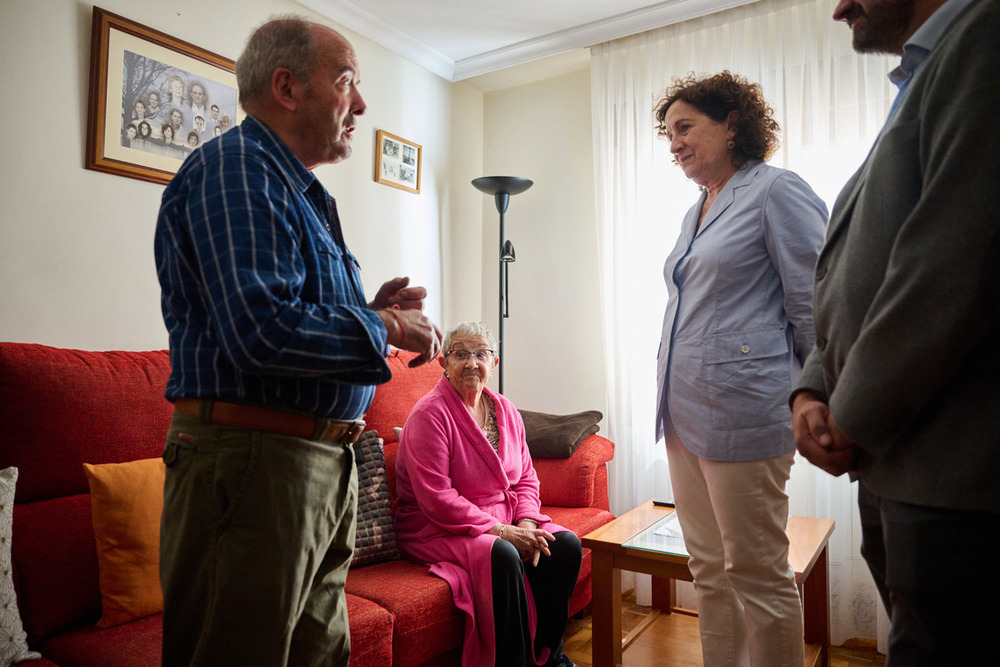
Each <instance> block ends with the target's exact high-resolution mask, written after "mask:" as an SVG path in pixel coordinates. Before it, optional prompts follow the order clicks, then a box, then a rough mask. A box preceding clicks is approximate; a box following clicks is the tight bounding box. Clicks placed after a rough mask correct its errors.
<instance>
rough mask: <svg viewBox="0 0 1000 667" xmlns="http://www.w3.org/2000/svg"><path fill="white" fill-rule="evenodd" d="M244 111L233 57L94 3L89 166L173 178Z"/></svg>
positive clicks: (129, 174)
mask: <svg viewBox="0 0 1000 667" xmlns="http://www.w3.org/2000/svg"><path fill="white" fill-rule="evenodd" d="M243 115H244V114H243V112H242V110H241V109H240V108H239V104H238V97H237V90H236V73H235V63H234V62H233V61H232V60H229V59H227V58H224V57H222V56H220V55H218V54H215V53H212V52H211V51H207V50H205V49H202V48H199V47H197V46H194V45H193V44H189V43H187V42H185V41H182V40H179V39H177V38H175V37H171V36H170V35H167V34H165V33H162V32H160V31H158V30H154V29H152V28H149V27H147V26H144V25H140V24H138V23H135V22H134V21H130V20H129V19H127V18H124V17H122V16H118V15H117V14H112V13H111V12H108V11H105V10H103V9H101V8H99V7H94V18H93V31H92V33H91V51H90V100H89V104H88V119H87V155H86V161H85V166H86V168H87V169H93V170H95V171H103V172H106V173H110V174H118V175H120V176H127V177H129V178H137V179H140V180H143V181H152V182H155V183H168V182H169V181H170V179H171V178H173V176H174V174H175V173H177V170H178V169H179V168H180V166H181V163H183V162H184V158H186V157H187V156H188V155H189V154H190V153H191V151H193V150H194V149H195V148H197V147H198V146H200V145H202V144H203V143H205V142H206V141H211V140H212V139H213V138H214V137H217V136H219V135H221V134H223V133H224V132H226V131H228V130H229V129H231V128H233V127H235V126H236V125H239V123H240V121H241V120H242V118H243Z"/></svg>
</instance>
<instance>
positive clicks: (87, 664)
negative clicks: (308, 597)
mask: <svg viewBox="0 0 1000 667" xmlns="http://www.w3.org/2000/svg"><path fill="white" fill-rule="evenodd" d="M411 356H412V355H410V354H409V353H405V352H403V353H394V354H393V356H392V357H391V358H390V359H389V363H390V366H391V367H392V372H393V378H392V380H391V381H390V382H389V383H387V384H385V385H382V386H380V387H379V388H378V389H377V391H376V393H375V398H374V402H373V404H372V406H371V409H370V410H369V411H368V413H367V415H366V420H367V422H368V427H369V428H374V429H377V430H378V432H379V435H380V436H381V437H382V438H383V439H384V441H385V454H386V462H387V465H386V468H387V479H388V482H389V487H390V490H392V491H394V485H395V476H394V464H395V454H396V447H397V443H396V437H395V434H394V430H393V429H394V427H397V426H402V425H403V423H404V421H405V418H406V416H407V414H408V413H409V411H410V409H411V407H412V406H413V404H414V403H415V402H416V401H417V399H419V398H420V397H421V396H423V395H424V394H425V393H426V392H427V391H428V390H429V389H430V388H431V386H433V384H434V383H435V382H436V381H437V379H438V377H440V369H439V367H438V366H437V364H426V365H424V366H422V367H418V368H416V369H410V368H408V367H407V362H408V361H409V359H410V358H411ZM168 372H169V359H168V355H167V353H166V352H165V351H153V352H122V351H112V352H90V351H80V350H69V349H60V348H53V347H47V346H43V345H32V344H22V343H0V469H4V468H7V467H9V466H16V467H17V468H18V470H19V477H18V479H17V483H16V495H15V502H14V507H13V538H12V544H11V553H12V556H11V558H12V568H11V576H12V578H13V582H14V592H15V593H16V596H17V603H18V607H19V610H20V618H21V620H22V621H23V625H24V630H25V632H26V633H27V642H28V645H29V647H30V648H31V649H32V650H35V651H39V652H40V653H41V654H42V656H43V657H42V659H41V660H34V661H28V662H24V663H21V664H23V665H27V666H29V667H40V666H41V665H61V666H62V667H109V666H110V667H118V666H125V665H137V666H139V665H141V666H148V667H153V666H158V665H159V664H160V642H161V637H162V632H161V620H160V615H159V614H153V615H152V616H148V617H145V618H141V619H138V620H134V621H131V622H128V623H125V624H123V625H118V626H115V627H110V628H99V627H97V626H96V625H95V623H96V622H97V621H98V619H99V618H100V617H101V593H100V588H99V583H98V576H99V568H98V557H97V551H96V546H95V535H94V528H93V521H92V514H91V496H90V490H89V486H88V482H87V478H86V477H85V475H84V471H83V465H82V464H83V463H118V462H126V461H133V460H137V459H146V458H153V457H157V456H159V455H160V454H161V452H162V448H163V443H164V439H165V434H166V430H167V426H168V424H169V421H170V415H171V410H172V407H171V405H170V404H169V403H168V402H167V401H166V400H165V399H164V398H163V388H164V386H165V383H166V379H167V375H168ZM613 453H614V445H613V444H612V443H611V442H610V441H608V440H606V439H604V438H602V437H600V436H597V435H591V436H589V437H588V438H587V439H586V440H585V441H584V442H583V443H582V444H581V445H580V447H579V448H578V449H577V450H576V452H575V453H574V454H573V455H572V456H571V457H570V458H567V459H538V460H536V461H535V467H536V469H537V472H538V476H539V478H540V481H541V496H542V502H543V505H544V506H543V508H542V511H543V512H545V513H547V514H549V515H550V516H552V518H553V520H554V521H556V522H558V523H560V524H562V525H564V526H566V527H568V528H570V529H572V530H574V531H575V532H576V533H577V534H579V535H584V534H586V533H588V532H590V531H592V530H594V529H595V528H598V527H599V526H601V525H603V524H605V523H607V522H608V521H610V520H611V519H612V518H613V517H612V515H611V513H610V512H609V511H608V486H607V483H608V478H607V468H606V463H607V462H608V461H609V460H611V458H612V456H613ZM590 573H591V565H590V553H589V551H588V550H584V560H583V567H582V568H581V572H580V579H579V581H578V583H577V588H576V591H575V593H574V596H573V599H572V602H571V609H570V613H571V614H575V613H578V612H580V611H581V610H583V609H584V607H585V606H587V604H588V603H589V602H590ZM347 600H348V611H349V615H350V626H351V628H350V630H351V641H352V648H353V651H352V655H351V664H352V665H373V666H378V667H383V666H386V665H422V664H424V665H434V664H440V665H443V664H457V663H458V660H459V656H460V649H461V641H462V633H463V619H462V617H461V615H460V613H459V612H458V610H457V609H456V608H455V607H454V606H453V604H452V597H451V592H450V590H449V589H448V586H447V585H446V584H445V583H444V582H443V581H442V580H440V579H438V578H436V577H434V576H432V575H431V574H429V572H428V570H427V568H426V567H424V566H421V565H417V564H414V563H410V562H406V561H401V560H394V561H390V562H382V563H377V564H373V565H367V566H364V567H356V568H352V570H351V572H350V574H349V576H348V579H347Z"/></svg>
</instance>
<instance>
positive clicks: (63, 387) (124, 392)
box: [0, 343, 172, 503]
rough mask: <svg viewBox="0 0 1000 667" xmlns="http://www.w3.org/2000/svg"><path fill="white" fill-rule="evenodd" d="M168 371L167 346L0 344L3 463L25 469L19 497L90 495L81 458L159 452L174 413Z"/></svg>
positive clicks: (114, 459)
mask: <svg viewBox="0 0 1000 667" xmlns="http://www.w3.org/2000/svg"><path fill="white" fill-rule="evenodd" d="M169 373H170V360H169V357H168V356H167V353H166V352H165V351H162V350H159V351H155V352H87V351H83V350H67V349H61V348H54V347H48V346H45V345H32V344H25V343H2V344H0V378H3V381H2V382H0V433H2V434H3V437H2V438H0V467H7V466H17V468H18V470H19V471H20V476H19V480H18V485H17V497H16V498H15V501H16V502H18V503H24V502H31V501H34V500H45V499H48V498H58V497H61V496H71V495H74V494H78V493H87V492H88V487H87V479H86V478H85V477H84V474H83V463H84V462H87V463H121V462H123V461H134V460H135V459H145V458H150V457H152V456H158V455H159V454H160V453H161V452H162V451H163V444H164V441H165V440H166V435H167V428H168V427H169V425H170V416H171V414H172V406H171V404H170V403H169V402H168V401H167V400H166V399H165V398H163V392H164V389H165V388H166V384H167V376H168V375H169ZM136 415H142V419H136Z"/></svg>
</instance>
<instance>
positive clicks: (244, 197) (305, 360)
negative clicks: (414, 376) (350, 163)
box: [155, 116, 391, 419]
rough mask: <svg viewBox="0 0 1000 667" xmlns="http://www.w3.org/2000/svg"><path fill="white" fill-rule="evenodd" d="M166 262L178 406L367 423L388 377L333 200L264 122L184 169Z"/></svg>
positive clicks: (163, 222) (162, 225)
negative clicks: (194, 401) (254, 409)
mask: <svg viewBox="0 0 1000 667" xmlns="http://www.w3.org/2000/svg"><path fill="white" fill-rule="evenodd" d="M155 255H156V271H157V275H158V276H159V279H160V287H161V288H162V297H161V306H162V309H163V320H164V322H165V324H166V326H167V331H168V332H169V335H170V364H171V372H170V379H169V381H168V382H167V391H166V396H167V398H168V399H170V400H174V399H177V398H182V397H185V398H218V399H223V400H239V401H247V402H252V403H258V404H264V405H274V406H281V407H287V408H293V409H296V410H302V411H305V412H309V413H312V414H316V415H321V416H326V417H333V418H338V419H357V418H360V417H361V416H362V415H363V414H364V412H365V410H367V409H368V405H369V404H370V403H371V399H372V395H373V394H374V391H375V388H374V385H376V384H379V383H382V382H386V381H387V380H388V379H389V378H390V377H391V374H390V371H389V367H388V365H387V364H386V362H385V355H386V353H387V351H388V348H387V345H386V330H385V326H384V325H383V324H382V320H381V318H380V317H379V316H378V314H377V313H375V312H374V311H373V310H371V309H370V308H368V306H367V302H366V299H365V295H364V291H363V289H362V286H361V274H360V271H359V269H360V267H359V265H358V262H357V260H356V259H355V258H354V256H353V255H352V254H351V253H350V252H349V251H348V249H347V246H346V244H345V243H344V239H343V235H342V233H341V228H340V220H339V218H338V217H337V209H336V204H335V202H334V200H333V198H332V197H330V195H329V194H328V193H327V191H326V189H325V188H324V187H323V185H322V184H321V183H320V182H319V181H318V180H317V179H316V177H315V176H314V175H313V174H312V172H310V171H309V170H307V169H306V168H305V166H304V165H303V164H302V163H301V162H300V161H299V160H298V158H296V157H295V155H294V154H293V153H292V152H291V150H289V148H288V147H287V146H286V145H285V144H284V143H282V141H281V140H280V139H279V138H278V137H277V136H276V135H275V134H274V133H273V132H271V130H269V129H268V128H267V127H266V126H265V125H263V124H262V123H260V122H259V121H257V120H256V119H254V118H252V117H249V116H248V117H247V118H246V120H245V121H244V122H243V123H242V124H241V125H240V126H239V127H237V128H233V129H232V130H230V131H229V132H227V133H226V134H224V135H222V136H221V137H220V138H218V139H216V140H214V141H210V142H208V143H206V144H205V145H204V146H203V147H202V148H200V149H198V150H196V151H195V152H194V153H192V154H191V156H190V157H189V158H188V159H187V160H186V161H185V162H184V164H183V166H182V167H181V168H180V170H179V171H178V172H177V175H176V176H175V177H174V179H173V180H172V181H171V182H170V185H168V186H167V189H166V191H165V192H164V193H163V200H162V202H161V204H160V214H159V218H158V220H157V224H156V236H155Z"/></svg>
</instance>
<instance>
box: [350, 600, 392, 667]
mask: <svg viewBox="0 0 1000 667" xmlns="http://www.w3.org/2000/svg"><path fill="white" fill-rule="evenodd" d="M347 617H348V618H349V619H350V623H351V667H387V666H388V665H391V664H392V626H393V620H392V614H390V613H389V612H388V611H386V610H385V609H383V608H382V607H380V606H378V605H377V604H375V603H374V602H372V601H371V600H366V599H364V598H360V597H358V596H356V595H351V594H350V593H348V594H347Z"/></svg>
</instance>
